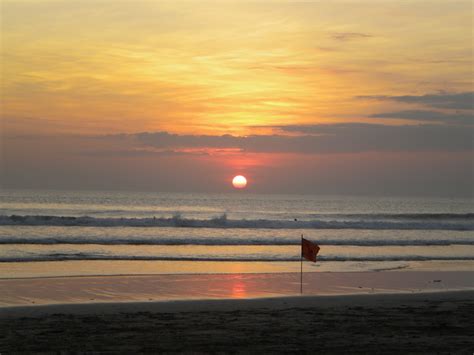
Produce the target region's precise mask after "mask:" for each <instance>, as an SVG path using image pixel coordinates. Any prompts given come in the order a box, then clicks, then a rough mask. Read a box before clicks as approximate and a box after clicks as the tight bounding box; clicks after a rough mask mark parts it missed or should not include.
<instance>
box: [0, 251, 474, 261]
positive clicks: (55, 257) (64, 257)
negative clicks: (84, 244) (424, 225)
mask: <svg viewBox="0 0 474 355" xmlns="http://www.w3.org/2000/svg"><path fill="white" fill-rule="evenodd" d="M74 260H97V261H99V260H103V261H114V260H115V261H127V260H128V261H221V262H222V261H230V262H294V261H300V258H299V257H281V256H275V257H274V256H269V257H261V256H255V257H246V256H240V257H239V256H229V257H208V256H202V257H186V256H183V257H181V256H179V257H170V256H135V255H96V254H85V253H77V254H50V255H38V256H25V257H0V262H41V261H74ZM469 260H474V256H419V255H392V256H321V257H318V261H337V262H343V261H356V262H384V261H469Z"/></svg>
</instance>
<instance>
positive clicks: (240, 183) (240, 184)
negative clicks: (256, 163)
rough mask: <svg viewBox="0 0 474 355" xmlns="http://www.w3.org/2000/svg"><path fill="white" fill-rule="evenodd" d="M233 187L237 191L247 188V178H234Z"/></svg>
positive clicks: (239, 176) (238, 176)
mask: <svg viewBox="0 0 474 355" xmlns="http://www.w3.org/2000/svg"><path fill="white" fill-rule="evenodd" d="M232 185H233V186H234V187H235V188H236V189H243V188H244V187H245V186H247V179H246V178H245V176H242V175H237V176H234V178H233V179H232Z"/></svg>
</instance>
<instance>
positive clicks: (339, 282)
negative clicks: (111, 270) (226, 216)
mask: <svg viewBox="0 0 474 355" xmlns="http://www.w3.org/2000/svg"><path fill="white" fill-rule="evenodd" d="M296 276H297V275H295V274H271V275H266V274H255V275H148V276H140V277H137V276H135V277H129V276H121V277H95V278H94V277H85V278H81V277H79V278H44V279H13V280H0V285H1V287H2V289H3V290H10V291H9V292H6V293H3V295H2V297H1V298H2V302H3V303H2V307H0V334H1V335H0V351H1V352H5V353H12V352H27V353H31V352H49V351H53V352H57V351H72V352H95V353H110V352H114V353H115V352H119V353H125V352H128V353H137V352H185V353H209V352H224V353H227V352H230V353H256V352H265V353H288V352H300V353H314V352H322V353H331V354H332V353H341V354H342V353H347V352H351V353H426V354H433V353H456V354H457V353H461V354H462V353H466V354H471V353H472V350H473V349H474V341H473V340H472V335H473V332H474V320H473V318H472V314H473V311H474V297H473V296H474V288H473V287H472V281H470V280H472V279H473V278H472V273H469V272H458V273H449V272H437V273H430V272H385V273H326V274H324V273H321V274H318V273H309V274H308V275H305V280H306V284H305V286H306V292H307V294H306V295H303V296H300V295H298V294H297V292H293V294H291V293H289V292H288V290H287V289H285V287H293V288H294V286H295V285H296V284H297V282H295V281H296ZM397 280H398V281H397ZM316 281H317V282H316ZM396 281H397V282H396ZM157 285H161V288H159V289H157V288H156V287H157ZM315 285H318V287H316V286H315ZM357 285H360V286H357ZM388 285H391V286H392V287H391V288H390V287H388ZM423 285H424V286H423ZM422 286H423V287H422ZM152 289H153V290H154V293H153V292H152ZM205 289H207V290H208V291H207V293H206V292H205V291H204V290H205ZM12 290H13V291H12ZM185 290H187V296H186V297H185V294H184V292H185ZM190 290H193V291H194V294H193V293H192V292H190ZM232 290H234V291H233V292H234V293H233V294H232ZM237 291H239V292H240V293H239V292H237ZM13 294H15V295H13ZM101 295H102V296H101ZM46 296H47V297H46ZM91 297H92V298H93V299H91ZM145 297H148V298H145ZM32 300H34V301H32ZM31 302H35V303H31Z"/></svg>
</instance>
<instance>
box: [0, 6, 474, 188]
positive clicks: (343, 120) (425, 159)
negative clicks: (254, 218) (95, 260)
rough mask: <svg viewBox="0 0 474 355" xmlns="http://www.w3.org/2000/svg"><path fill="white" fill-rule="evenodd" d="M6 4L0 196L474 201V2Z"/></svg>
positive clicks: (3, 9) (0, 87)
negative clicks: (100, 193)
mask: <svg viewBox="0 0 474 355" xmlns="http://www.w3.org/2000/svg"><path fill="white" fill-rule="evenodd" d="M0 4H1V9H0V10H1V48H0V49H1V61H0V65H1V83H0V90H1V91H0V95H1V107H0V114H1V124H0V143H1V148H0V149H1V150H0V154H1V158H0V159H1V160H0V187H1V188H8V189H9V188H12V189H13V188H17V189H21V188H35V189H74V190H77V189H78V190H82V189H85V190H138V191H178V192H179V191H182V192H230V191H232V185H231V180H232V177H233V176H235V175H238V174H242V175H245V176H246V177H247V179H248V182H249V184H248V187H247V189H246V190H247V191H248V192H251V193H299V194H331V195H335V194H336V195H347V194H349V195H413V196H418V195H428V196H456V197H469V196H472V195H473V188H472V181H473V175H474V160H473V132H474V131H473V122H474V120H473V118H474V115H473V113H474V108H473V99H474V90H473V81H472V79H473V75H472V74H473V72H472V70H473V41H472V30H473V11H472V10H473V9H472V2H471V1H456V0H452V1H445V0H443V1H424V0H419V1H416V0H412V1H408V0H400V1H399V0H397V1H384V0H378V1H375V0H371V1H364V0H362V1H353V0H346V1H337V0H334V1H286V0H261V1H246V0H244V1H232V0H221V1H193V0H187V1H184V0H181V1H180V0H178V1H143V0H133V1H132V0H119V1H112V0H107V1H104V0H94V1H92V0H82V1H80V0H76V1H70V0H64V1H63V0H51V1H48V0H44V1H43V0H1V2H0Z"/></svg>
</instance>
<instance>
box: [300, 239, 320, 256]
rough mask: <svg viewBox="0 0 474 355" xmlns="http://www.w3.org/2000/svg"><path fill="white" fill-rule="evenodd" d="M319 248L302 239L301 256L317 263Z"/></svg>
mask: <svg viewBox="0 0 474 355" xmlns="http://www.w3.org/2000/svg"><path fill="white" fill-rule="evenodd" d="M318 252H319V246H318V245H317V244H316V243H313V242H311V241H309V240H307V239H304V238H301V256H302V257H303V258H305V259H306V260H309V261H313V262H316V255H318Z"/></svg>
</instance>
